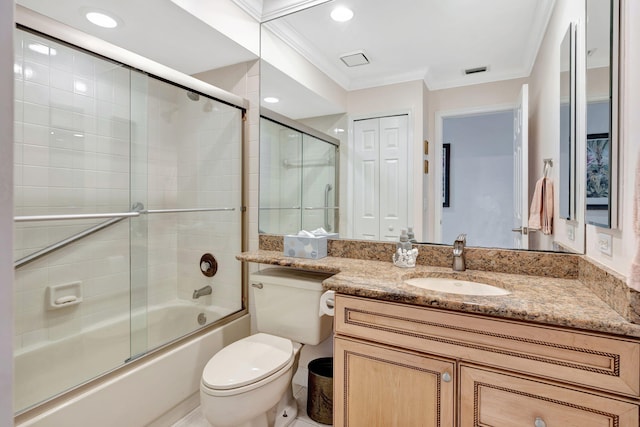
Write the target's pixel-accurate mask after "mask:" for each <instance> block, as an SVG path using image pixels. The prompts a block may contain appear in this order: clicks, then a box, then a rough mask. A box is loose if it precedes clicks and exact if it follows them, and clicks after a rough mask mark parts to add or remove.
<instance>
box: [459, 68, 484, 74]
mask: <svg viewBox="0 0 640 427" xmlns="http://www.w3.org/2000/svg"><path fill="white" fill-rule="evenodd" d="M485 71H487V67H476V68H467V69H466V70H464V73H465V74H466V75H469V74H476V73H484V72H485Z"/></svg>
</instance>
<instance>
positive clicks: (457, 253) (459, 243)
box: [453, 234, 467, 271]
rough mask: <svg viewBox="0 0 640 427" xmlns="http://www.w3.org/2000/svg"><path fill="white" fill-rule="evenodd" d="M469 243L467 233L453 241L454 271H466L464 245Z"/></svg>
mask: <svg viewBox="0 0 640 427" xmlns="http://www.w3.org/2000/svg"><path fill="white" fill-rule="evenodd" d="M466 243H467V235H466V234H460V235H459V236H458V238H457V239H456V241H455V242H453V271H465V270H466V269H467V266H466V265H465V261H464V245H465V244H466Z"/></svg>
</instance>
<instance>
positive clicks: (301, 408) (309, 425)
mask: <svg viewBox="0 0 640 427" xmlns="http://www.w3.org/2000/svg"><path fill="white" fill-rule="evenodd" d="M293 395H294V396H295V398H296V401H297V402H298V417H297V418H296V420H295V421H294V422H293V424H291V427H325V426H326V424H320V423H317V422H315V421H313V420H312V419H311V418H309V416H308V415H307V388H306V387H303V386H300V385H297V384H294V386H293ZM171 427H211V424H209V423H208V422H207V420H205V419H204V416H203V415H202V411H200V407H199V406H198V407H197V408H196V409H194V410H193V411H191V412H190V413H189V414H187V416H185V417H184V418H183V419H181V420H180V421H178V422H177V423H175V424H173V426H171Z"/></svg>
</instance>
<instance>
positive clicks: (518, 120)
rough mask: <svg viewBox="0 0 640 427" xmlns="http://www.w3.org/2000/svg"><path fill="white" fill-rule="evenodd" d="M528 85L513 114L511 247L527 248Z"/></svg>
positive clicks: (523, 87)
mask: <svg viewBox="0 0 640 427" xmlns="http://www.w3.org/2000/svg"><path fill="white" fill-rule="evenodd" d="M528 137H529V85H526V84H524V85H522V89H521V91H520V96H519V97H518V103H517V104H516V109H515V110H514V115H513V227H514V228H513V232H514V233H513V236H514V237H513V248H514V249H529V232H528V231H529V228H528V226H529V138H528Z"/></svg>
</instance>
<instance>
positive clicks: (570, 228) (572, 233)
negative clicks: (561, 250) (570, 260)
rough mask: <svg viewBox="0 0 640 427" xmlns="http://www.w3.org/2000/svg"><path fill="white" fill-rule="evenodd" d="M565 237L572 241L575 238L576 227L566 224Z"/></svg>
mask: <svg viewBox="0 0 640 427" xmlns="http://www.w3.org/2000/svg"><path fill="white" fill-rule="evenodd" d="M567 238H568V239H569V240H571V241H572V242H573V241H574V240H576V228H575V227H574V226H573V225H567Z"/></svg>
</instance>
